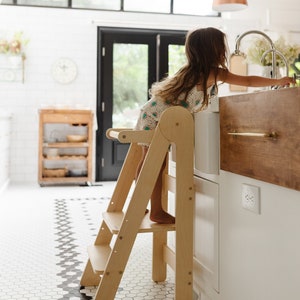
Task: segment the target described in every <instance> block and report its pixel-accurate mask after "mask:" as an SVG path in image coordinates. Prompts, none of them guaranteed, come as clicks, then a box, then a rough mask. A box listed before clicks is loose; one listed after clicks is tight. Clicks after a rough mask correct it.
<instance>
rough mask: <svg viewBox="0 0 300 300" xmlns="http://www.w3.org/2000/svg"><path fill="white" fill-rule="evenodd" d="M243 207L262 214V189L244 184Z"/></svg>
mask: <svg viewBox="0 0 300 300" xmlns="http://www.w3.org/2000/svg"><path fill="white" fill-rule="evenodd" d="M242 207H243V208H245V209H247V210H250V211H252V212H253V213H256V214H260V188H259V187H258V186H254V185H250V184H246V183H243V184H242Z"/></svg>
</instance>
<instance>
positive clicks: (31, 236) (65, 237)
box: [0, 182, 174, 300]
mask: <svg viewBox="0 0 300 300" xmlns="http://www.w3.org/2000/svg"><path fill="white" fill-rule="evenodd" d="M114 185H115V183H114V182H105V183H103V184H102V185H101V186H92V187H39V186H32V187H30V186H9V187H8V189H6V191H5V192H4V193H3V194H1V195H0V241H1V244H0V253H1V263H0V300H77V299H78V300H79V299H93V296H94V294H95V291H96V287H80V285H79V282H80V278H81V275H82V271H83V269H84V267H85V264H86V261H87V259H88V257H87V251H86V248H87V246H88V245H89V244H91V243H93V242H94V239H95V237H96V235H97V233H98V229H99V226H100V223H101V213H102V212H103V211H105V210H106V207H107V204H108V202H109V199H110V196H111V194H112V192H113V188H114ZM151 255H152V236H151V234H149V233H147V234H140V235H138V237H137V239H136V242H135V245H134V247H133V250H132V253H131V256H130V259H129V262H128V264H127V267H126V270H125V272H124V275H123V278H122V281H121V283H120V286H119V289H118V292H117V294H116V297H115V299H125V300H141V299H143V300H151V299H174V274H173V272H172V271H171V270H170V271H169V272H168V278H167V281H166V282H164V283H159V284H157V283H154V282H153V281H152V280H151V264H152V259H151Z"/></svg>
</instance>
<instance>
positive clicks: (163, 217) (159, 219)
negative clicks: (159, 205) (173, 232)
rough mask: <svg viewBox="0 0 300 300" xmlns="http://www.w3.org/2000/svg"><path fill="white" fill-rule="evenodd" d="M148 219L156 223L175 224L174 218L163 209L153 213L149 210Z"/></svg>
mask: <svg viewBox="0 0 300 300" xmlns="http://www.w3.org/2000/svg"><path fill="white" fill-rule="evenodd" d="M150 220H151V221H152V222H156V223H158V224H175V218H174V217H173V216H172V215H170V214H168V213H167V212H165V211H163V210H162V211H159V212H157V213H155V214H154V213H153V212H152V211H151V212H150Z"/></svg>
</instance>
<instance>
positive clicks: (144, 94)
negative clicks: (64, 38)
mask: <svg viewBox="0 0 300 300" xmlns="http://www.w3.org/2000/svg"><path fill="white" fill-rule="evenodd" d="M185 35H186V32H185V31H161V30H146V29H119V28H104V27H99V28H98V86H97V121H98V129H97V132H96V181H107V180H116V179H117V177H118V175H119V172H120V169H121V167H122V165H123V161H124V159H125V156H126V153H127V150H128V146H129V145H128V144H122V143H119V142H117V141H112V140H109V139H107V138H106V130H107V129H108V128H123V127H125V128H133V127H134V126H135V122H136V120H137V116H138V113H139V107H140V106H141V105H142V104H143V103H145V102H146V101H147V100H148V99H149V94H148V91H149V88H150V87H151V85H152V83H153V82H155V81H158V80H160V79H161V78H163V77H164V76H166V75H167V74H171V73H172V72H175V71H177V69H178V68H179V67H180V66H181V65H182V64H183V63H184V61H185V55H184V42H185Z"/></svg>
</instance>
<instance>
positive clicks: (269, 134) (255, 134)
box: [228, 131, 278, 139]
mask: <svg viewBox="0 0 300 300" xmlns="http://www.w3.org/2000/svg"><path fill="white" fill-rule="evenodd" d="M228 134H229V135H233V136H248V137H267V138H272V139H277V137H278V134H277V132H275V131H272V132H263V133H259V132H228Z"/></svg>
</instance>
